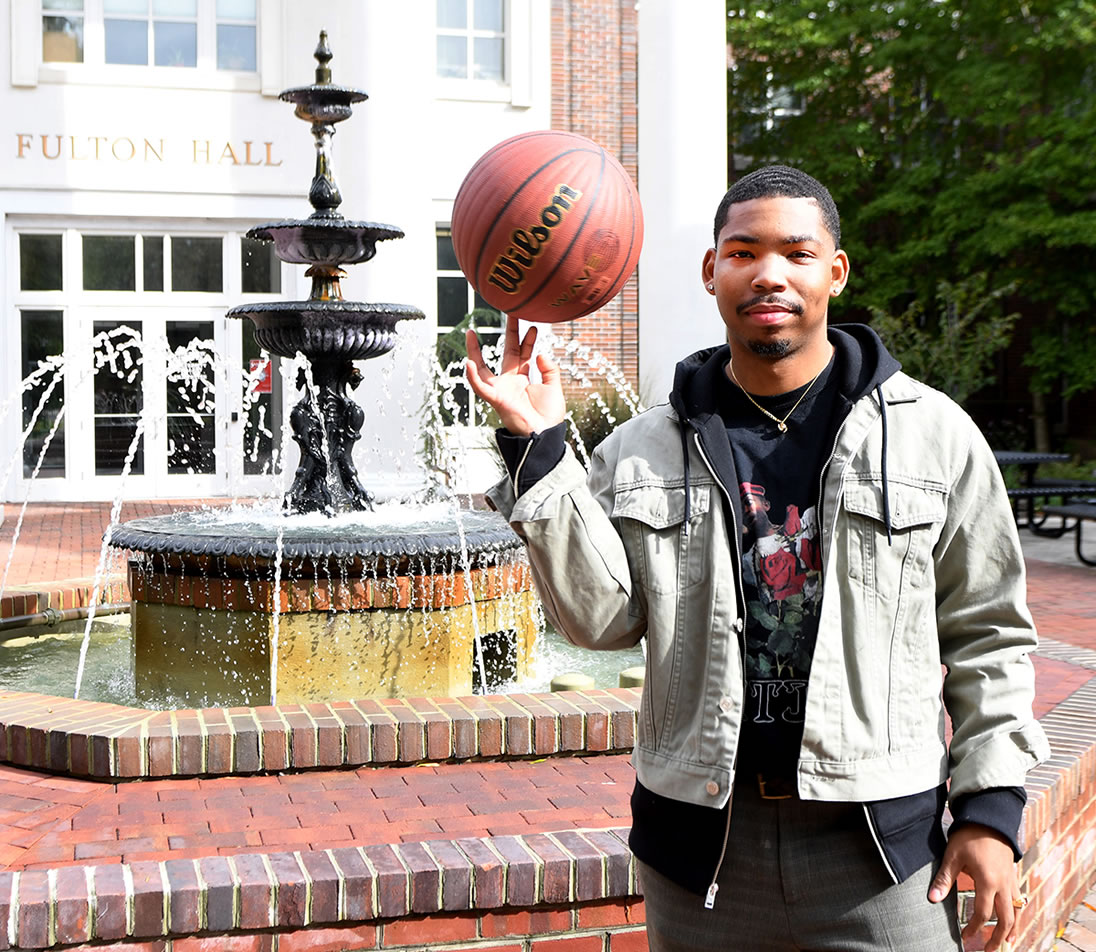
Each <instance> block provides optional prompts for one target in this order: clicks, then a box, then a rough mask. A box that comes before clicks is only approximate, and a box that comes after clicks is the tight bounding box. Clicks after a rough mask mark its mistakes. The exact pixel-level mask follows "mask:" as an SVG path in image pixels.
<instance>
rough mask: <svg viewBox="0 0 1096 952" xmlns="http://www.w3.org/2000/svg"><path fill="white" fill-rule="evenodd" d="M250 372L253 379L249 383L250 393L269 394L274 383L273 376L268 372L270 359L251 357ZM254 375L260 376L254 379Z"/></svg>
mask: <svg viewBox="0 0 1096 952" xmlns="http://www.w3.org/2000/svg"><path fill="white" fill-rule="evenodd" d="M250 371H251V376H252V378H253V379H252V383H251V392H252V393H270V392H271V388H272V386H273V383H274V377H273V374H271V372H270V371H271V366H270V358H269V357H253V358H252V359H251V364H250ZM256 374H261V376H258V377H256V376H255V375H256Z"/></svg>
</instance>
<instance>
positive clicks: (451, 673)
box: [108, 33, 538, 706]
mask: <svg viewBox="0 0 1096 952" xmlns="http://www.w3.org/2000/svg"><path fill="white" fill-rule="evenodd" d="M315 56H316V60H317V62H318V64H319V65H318V66H317V68H316V81H315V82H314V83H313V84H311V85H309V86H302V87H297V88H294V89H288V90H286V91H285V92H283V93H282V94H281V99H282V100H284V101H286V102H292V103H294V104H295V105H296V110H295V113H296V115H297V116H298V117H299V118H301V119H304V120H305V121H307V122H309V123H310V124H311V126H312V135H313V137H314V138H315V144H316V171H315V176H314V178H313V180H312V185H311V188H310V190H309V201H310V202H311V204H312V207H313V209H314V211H313V212H312V214H311V215H310V216H309V217H308V218H306V219H304V220H300V221H297V220H289V221H280V222H272V223H268V224H265V225H260V226H258V227H256V228H253V229H252V230H251V231H250V232H248V236H249V237H252V238H257V239H260V240H264V241H271V242H273V243H274V249H275V253H276V254H277V256H278V257H279V258H280V259H281V260H282V261H286V262H289V263H292V264H301V265H307V266H308V271H307V272H306V274H307V275H308V276H309V277H311V278H312V290H311V294H310V296H309V298H308V300H307V301H277V302H272V303H267V304H249V305H246V306H242V307H237V308H233V309H232V310H231V311H229V312H228V316H230V317H238V318H247V319H249V320H251V321H252V322H253V323H254V325H255V337H256V339H257V340H258V342H259V343H260V345H261V346H262V347H264V348H265V349H266V350H268V351H270V352H272V353H275V354H279V355H281V356H283V357H286V358H296V357H297V355H298V354H303V355H304V357H305V358H307V364H306V365H305V366H304V367H302V369H301V371H300V373H299V374H298V380H297V386H298V389H300V390H302V392H303V395H302V397H301V399H300V402H298V403H297V405H296V407H294V409H293V410H292V412H291V414H290V425H291V428H292V437H293V440H294V441H295V442H296V444H297V446H298V447H299V449H300V462H299V464H298V466H297V468H296V472H295V473H294V476H293V482H292V485H291V486H290V487H289V490H288V492H287V493H286V494H285V498H284V500H283V503H282V511H281V512H273V513H271V512H267V513H265V514H264V513H262V512H260V511H256V510H246V511H243V512H240V511H237V510H229V511H224V510H214V511H194V512H187V513H176V514H172V515H170V516H155V517H149V518H145V519H137V520H134V521H131V522H127V523H125V524H123V525H121V526H118V527H117V528H115V529H114V530H113V531H112V532H111V533H110V536H109V539H108V542H109V544H110V545H111V546H113V547H115V548H119V549H124V550H128V551H129V552H130V553H131V558H130V562H129V586H130V593H131V598H132V613H131V617H132V627H133V636H134V637H133V641H134V674H135V680H136V687H137V691H138V694H139V696H141V697H143V698H152V697H156V698H167V699H170V701H171V702H173V703H175V704H180V705H184V706H198V705H211V704H218V705H225V704H227V705H241V704H265V703H267V702H271V703H273V702H274V701H275V700H276V701H277V702H278V703H280V704H286V703H304V702H311V701H320V700H333V699H336V700H337V699H346V698H354V697H378V696H379V697H405V696H423V695H444V696H454V695H462V694H470V693H472V691H473V689H474V688H475V687H480V688H481V690H483V689H485V688H486V687H489V686H490V684H491V682H492V681H493V680H495V681H497V680H504V679H505V678H506V677H508V676H518V677H521V676H524V675H525V674H526V673H527V670H528V665H529V663H530V661H531V656H532V652H533V644H534V640H535V638H536V634H537V631H538V623H537V619H538V613H537V607H536V600H535V596H534V594H533V592H532V583H531V579H530V575H529V571H528V567H527V565H526V563H525V560H524V552H523V549H522V546H521V543H520V541H519V540H518V538H517V537H516V536H515V535H514V534H513V532H512V531H511V530H510V528H509V527H508V526H507V525H506V523H505V521H504V520H503V519H502V518H501V517H499V516H497V515H496V514H494V513H488V512H481V511H471V510H460V509H458V507H457V505H456V503H455V502H453V501H448V502H446V501H435V502H433V503H430V504H419V505H402V506H391V505H385V506H383V507H376V508H375V507H374V505H373V496H372V494H371V493H370V492H369V491H368V490H367V489H366V488H365V486H364V485H363V483H362V481H361V478H360V477H359V474H358V472H357V469H356V467H355V465H354V458H353V449H354V445H355V443H356V442H357V440H358V438H359V436H360V435H361V431H362V428H363V426H364V425H365V420H366V414H365V412H364V411H363V409H362V408H361V406H359V405H358V404H357V403H355V402H354V400H353V399H352V398H351V396H350V394H349V391H351V390H353V389H354V388H355V387H356V386H357V384H358V383H359V382H360V380H361V379H362V375H361V372H360V371H359V370H358V368H357V367H356V366H355V365H354V361H355V360H366V359H371V358H374V357H379V356H381V355H382V354H385V353H387V352H388V351H390V350H391V349H392V347H393V346H394V345H395V343H396V325H397V323H398V322H399V321H402V320H413V319H421V318H422V317H423V316H424V315H423V313H422V311H420V310H419V309H418V308H415V307H411V306H409V305H404V304H366V303H361V302H357V301H347V300H344V299H343V296H342V291H341V288H340V279H341V278H342V277H344V276H345V272H344V271H343V270H342V268H343V266H344V265H350V264H358V263H363V262H366V261H369V260H370V259H371V258H373V256H374V255H375V254H376V250H377V243H378V242H380V241H385V240H390V239H397V238H401V237H403V232H402V231H401V230H400V229H399V228H396V227H394V226H392V225H384V224H378V223H375V222H360V221H348V220H347V219H346V218H344V217H343V216H342V215H341V214H340V213H339V211H338V207H339V205H340V203H341V201H342V198H341V196H340V194H339V189H338V186H337V185H336V182H335V177H334V173H333V169H332V160H331V139H332V136H333V135H334V132H335V125H336V124H337V123H339V122H342V121H343V120H345V119H347V118H349V117H350V115H351V111H352V106H353V104H354V103H357V102H361V101H363V100H365V99H366V98H367V96H366V94H365V93H364V92H362V91H360V90H357V89H351V88H347V87H345V86H338V85H336V84H334V83H333V82H332V81H331V69H330V66H329V62H330V60H331V51H330V49H329V48H328V44H327V36H326V33H321V34H320V42H319V46H318V47H317V49H316V53H315ZM382 510H383V511H382ZM477 656H478V657H477ZM492 672H493V673H492ZM477 674H478V675H479V677H478V683H477V677H476V675H477ZM485 681H486V683H484V682H485Z"/></svg>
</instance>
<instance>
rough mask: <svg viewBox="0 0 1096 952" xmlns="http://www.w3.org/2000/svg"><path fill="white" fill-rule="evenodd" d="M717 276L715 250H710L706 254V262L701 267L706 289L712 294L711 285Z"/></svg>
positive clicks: (701, 275)
mask: <svg viewBox="0 0 1096 952" xmlns="http://www.w3.org/2000/svg"><path fill="white" fill-rule="evenodd" d="M714 276H715V248H709V249H708V250H707V251H705V252H704V261H703V262H702V263H701V265H700V277H701V280H702V281H703V282H704V289H705V290H706V291H708V292H709V293H711V291H712V289H711V288H710V287H709V285H710V284H711V283H712V278H713V277H714Z"/></svg>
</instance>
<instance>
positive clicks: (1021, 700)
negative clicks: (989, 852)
mask: <svg viewBox="0 0 1096 952" xmlns="http://www.w3.org/2000/svg"><path fill="white" fill-rule="evenodd" d="M879 392H880V391H879V390H877V391H874V392H871V393H868V394H867V395H865V396H862V397H861V398H860V399H858V400H857V401H856V402H855V404H854V405H853V406H852V409H851V410H850V412H849V414H848V416H847V417H846V418H845V421H844V423H843V424H842V426H841V428H840V430H839V432H838V436H837V440H836V443H835V446H834V450H833V453H832V455H831V457H830V459H829V462H828V464H827V465H826V467H825V468H824V470H823V474H822V492H821V497H820V498H821V505H820V513H821V520H822V548H823V600H822V606H821V616H820V623H819V630H818V638H817V643H816V647H815V653H814V659H813V663H812V666H811V671H810V677H809V682H808V690H807V702H806V711H805V724H804V730H803V742H802V747H801V749H800V755H799V763H798V776H797V783H798V788H799V793H800V795H801V796H802V797H804V798H806V799H817V800H841V801H874V800H881V799H888V798H892V797H901V796H905V795H908V794H912V793H917V792H920V791H924V790H928V789H930V788H933V787H935V786H937V785H938V784H940V783H941V782H942V781H944V780H945V779H947V778H949V777H950V780H951V788H950V794H951V797H952V798H953V799H954V798H955V797H957V796H961V795H964V794H967V793H973V792H976V791H979V790H985V789H987V788H991V787H1012V786H1023V783H1024V776H1025V774H1026V773H1027V771H1028V770H1029V769H1030V768H1031V767H1033V766H1034V765H1035V764H1037V763H1038V762H1039V761H1041V760H1043V759H1045V758H1046V757H1048V756H1049V747H1048V744H1047V741H1046V738H1045V736H1044V734H1043V731H1042V729H1041V728H1040V727H1039V725H1038V723H1037V722H1036V721H1035V719H1034V717H1033V715H1032V700H1033V697H1034V675H1033V670H1032V665H1031V661H1030V658H1029V657H1028V656H1029V653H1030V652H1031V651H1032V650H1033V649H1034V648H1035V646H1036V641H1037V639H1036V633H1035V627H1034V624H1033V622H1032V619H1031V616H1030V614H1029V612H1028V609H1027V606H1026V601H1025V571H1024V562H1023V558H1022V555H1021V551H1020V544H1019V538H1018V535H1017V531H1016V526H1015V522H1014V520H1013V516H1012V512H1011V509H1010V506H1009V503H1008V499H1007V497H1006V494H1005V491H1004V485H1003V483H1002V480H1001V476H1000V471H999V469H998V466H997V465H996V462H995V461H994V458H993V455H992V452H991V451H990V449H989V447H988V445H987V444H986V442H985V440H984V438H983V437H982V435H981V433H980V432H979V431H978V429H977V427H976V426H975V425H974V423H973V422H972V421H971V420H970V418H969V417H968V416H967V415H966V413H964V412H963V411H962V410H961V409H960V408H959V407H958V406H957V405H956V404H954V403H953V402H952V401H951V400H950V399H949V398H947V397H946V396H944V395H943V394H941V393H939V392H937V391H935V390H932V389H931V388H929V387H927V386H925V385H923V384H921V383H919V382H917V381H915V380H913V379H912V378H910V377H908V376H906V375H905V374H904V373H901V372H897V373H895V374H893V375H892V376H890V377H889V378H888V379H887V380H886V381H885V382H883V383H882V384H881V392H882V394H883V395H884V398H885V401H886V408H885V413H886V422H887V424H888V426H887V429H888V430H889V432H890V434H891V436H890V439H889V442H888V444H887V447H886V453H887V456H886V461H887V465H886V476H887V479H886V491H885V492H884V488H883V487H884V482H883V475H884V474H883V472H882V471H881V467H880V461H881V460H882V458H883V443H884V440H885V436H884V427H883V421H882V420H881V417H882V416H883V414H882V413H881V407H880V404H879V398H878V394H879ZM683 434H684V436H683ZM683 448H687V452H688V454H689V459H688V462H687V465H683ZM687 474H688V475H687ZM516 482H517V480H516V478H515V480H514V481H511V480H510V479H509V478H507V479H504V480H502V481H501V482H500V483H499V484H497V485H496V486H495V487H493V488H492V490H491V491H490V492H489V494H488V496H489V498H490V500H491V502H492V504H493V505H494V506H495V507H496V508H497V509H498V510H499V511H500V512H501V513H502V514H503V515H504V516H506V517H507V519H508V520H509V521H510V524H511V526H512V527H513V528H514V530H515V531H516V532H517V533H518V534H519V535H520V536H521V537H522V538H523V539H524V540H525V542H526V544H527V547H528V553H529V560H530V564H531V566H532V570H533V573H534V577H535V579H536V583H537V588H538V591H539V593H540V595H541V597H542V600H543V603H544V608H545V611H546V613H547V615H548V617H549V618H550V620H551V622H552V624H553V625H554V626H555V627H556V628H557V629H558V630H559V631H560V632H561V633H562V634H563V635H564V636H565V637H567V638H568V639H569V640H570V641H572V642H574V643H575V644H579V645H583V646H585V647H587V648H593V649H614V648H623V647H628V646H632V645H634V644H636V643H637V642H638V641H639V640H640V639H641V638H643V637H644V636H645V637H646V657H647V660H646V668H647V676H646V683H645V685H644V689H643V696H642V703H641V711H640V720H639V732H638V738H637V743H636V746H635V749H634V752H633V756H632V762H633V764H634V765H635V768H636V771H637V775H638V777H639V780H640V781H641V782H642V783H643V785H644V786H646V787H647V788H648V789H650V790H653V791H654V792H656V793H659V794H661V795H663V796H667V797H673V798H675V799H678V800H684V801H687V802H690V803H696V804H701V805H704V806H711V807H722V806H723V805H724V804H725V803H726V802H727V800H728V798H729V797H730V795H731V786H732V782H733V774H734V764H735V750H736V745H737V742H738V734H739V724H740V721H741V717H742V711H743V701H744V698H743V693H744V687H743V685H744V679H743V662H742V652H741V647H740V645H741V638H740V634H741V632H742V629H743V619H742V616H741V606H742V604H743V601H744V599H743V597H742V593H741V590H740V582H739V571H738V569H737V568H736V562H740V559H741V553H740V551H739V549H740V527H739V526H737V525H731V524H729V523H733V522H734V521H735V519H736V517H735V515H734V513H735V507H734V506H733V505H729V504H727V505H725V504H724V503H725V502H728V501H729V499H730V495H729V494H730V493H737V487H733V486H725V485H723V484H722V482H721V480H720V478H719V476H718V475H717V471H716V468H715V467H713V466H712V464H711V461H710V459H709V458H708V456H707V455H706V454H705V452H704V451H703V441H702V440H701V439H699V438H698V434H697V433H696V432H693V431H689V430H687V428H685V427H683V425H682V421H681V420H680V419H679V418H678V415H677V414H676V413H675V411H674V410H673V409H672V408H671V407H670V406H668V405H661V406H657V407H655V408H653V409H651V410H648V411H646V412H645V413H643V414H641V415H639V416H638V417H636V418H634V419H632V420H630V421H628V422H627V423H624V424H622V425H621V426H620V427H618V428H617V429H616V431H614V433H613V434H612V435H610V436H609V437H608V438H607V439H606V440H605V441H604V442H603V443H602V444H601V445H600V446H599V447H598V449H597V450H596V451H595V452H594V454H593V456H592V459H591V464H590V469H589V472H588V473H587V471H586V470H585V469H584V467H583V466H582V464H581V463H580V462H579V461H578V460H577V459H576V458H575V457H574V455H573V454H572V453H571V451H570V450H567V451H566V453H565V455H564V457H563V459H562V460H561V461H560V462H559V463H558V465H556V466H555V467H554V468H553V469H552V470H551V471H550V472H549V473H548V474H547V475H546V476H544V477H543V478H541V479H539V480H538V481H537V482H536V483H535V484H534V485H533V486H532V487H531V488H530V489H528V490H527V491H526V492H524V493H523V494H522V495H521V496H520V497H517V498H515V491H514V485H515V484H516ZM686 495H687V496H688V498H687V499H686ZM887 522H889V537H888V527H887V525H886V523H887ZM941 666H943V669H942V667H941ZM942 674H943V677H942ZM946 717H950V718H951V723H952V725H953V735H952V738H951V744H950V751H949V748H948V746H947V744H946V742H945V719H946Z"/></svg>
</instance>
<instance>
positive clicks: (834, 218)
mask: <svg viewBox="0 0 1096 952" xmlns="http://www.w3.org/2000/svg"><path fill="white" fill-rule="evenodd" d="M755 198H813V199H814V200H815V202H817V203H818V209H819V211H820V212H821V214H822V225H823V226H824V227H825V229H826V231H828V232H829V233H830V237H832V238H833V244H834V247H835V248H840V247H841V216H840V215H839V214H838V213H837V205H835V204H834V201H833V196H832V195H830V193H829V190H828V189H827V188H826V186H825V185H823V184H822V183H821V182H819V181H818V179H816V178H813V177H812V176H810V175H808V174H807V173H806V172H804V171H803V170H802V169H793V168H792V167H791V166H788V165H767V166H765V167H764V168H761V169H757V170H756V171H755V172H751V173H750V174H749V175H744V176H743V177H742V178H740V179H739V180H738V181H737V182H735V183H734V185H732V186H731V187H730V188H729V189H728V190H727V194H726V195H724V196H723V201H721V202H720V203H719V208H718V209H716V213H715V243H716V244H719V233H720V231H722V230H723V226H724V225H725V224H726V223H727V214H728V212H729V211H730V208H731V206H732V205H737V204H738V203H739V202H750V201H753V200H754V199H755Z"/></svg>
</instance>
